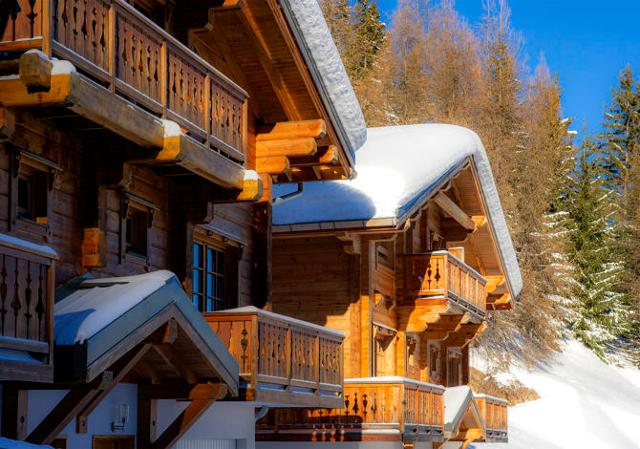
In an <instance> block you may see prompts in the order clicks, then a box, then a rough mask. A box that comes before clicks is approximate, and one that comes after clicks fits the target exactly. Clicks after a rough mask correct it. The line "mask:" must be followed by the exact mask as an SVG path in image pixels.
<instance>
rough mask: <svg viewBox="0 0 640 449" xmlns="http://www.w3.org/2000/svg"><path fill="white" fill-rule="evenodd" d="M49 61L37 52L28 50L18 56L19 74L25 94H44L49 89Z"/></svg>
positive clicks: (45, 56)
mask: <svg viewBox="0 0 640 449" xmlns="http://www.w3.org/2000/svg"><path fill="white" fill-rule="evenodd" d="M52 67H53V65H52V64H51V61H50V60H49V58H48V57H47V55H45V54H44V53H42V52H41V51H39V50H29V51H27V52H25V53H23V54H22V55H21V56H20V64H19V74H20V79H21V80H22V82H23V83H24V84H25V86H27V92H29V93H34V92H46V91H48V90H49V89H51V68H52Z"/></svg>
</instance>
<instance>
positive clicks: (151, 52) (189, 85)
mask: <svg viewBox="0 0 640 449" xmlns="http://www.w3.org/2000/svg"><path fill="white" fill-rule="evenodd" d="M30 48H37V49H41V50H43V51H44V52H45V53H47V54H50V55H54V56H56V57H59V58H61V59H66V60H69V61H71V62H72V63H73V64H74V65H75V66H76V67H78V68H79V69H80V70H82V71H84V72H85V73H87V74H89V75H90V76H91V77H92V78H93V79H94V80H96V81H98V82H99V83H101V84H104V85H107V86H108V87H109V88H110V89H111V91H112V92H114V93H115V94H117V95H120V96H122V97H125V98H127V99H128V100H130V101H132V102H134V103H136V104H138V105H141V106H143V107H145V108H146V109H148V110H149V111H151V112H152V113H155V114H157V115H158V116H162V117H164V118H167V119H170V120H174V121H176V122H177V123H179V124H180V125H181V126H182V127H183V128H185V129H186V130H187V131H188V132H189V133H190V134H191V135H192V136H194V137H195V138H197V139H199V140H201V141H202V142H207V143H208V144H210V145H211V146H212V147H215V148H216V149H218V150H220V151H222V152H224V153H225V154H227V155H228V156H229V157H230V158H232V159H235V160H237V161H244V155H245V149H246V134H247V131H246V126H247V115H246V114H247V105H246V97H247V95H246V93H245V92H244V91H243V90H242V89H241V88H240V87H238V86H237V85H236V84H235V83H233V81H231V80H230V79H228V78H227V77H225V76H224V75H223V74H222V73H220V72H219V71H218V70H216V69H215V68H214V67H212V66H211V65H210V64H209V63H207V62H206V61H205V60H204V59H202V58H201V57H199V56H198V55H196V54H195V53H194V52H193V51H191V50H189V49H188V48H187V47H186V46H184V45H183V44H182V43H180V42H179V41H178V40H177V39H175V38H174V37H173V36H171V35H170V34H168V33H167V32H165V31H164V30H163V29H162V28H160V27H159V26H157V25H156V24H154V23H153V22H152V21H150V20H148V19H147V18H146V17H144V16H143V15H142V14H141V13H140V12H138V11H136V10H135V9H134V8H133V7H132V6H131V5H129V4H127V3H126V2H125V1H123V0H16V4H15V6H14V7H13V9H12V11H11V12H10V13H9V14H8V22H7V25H6V27H5V29H4V32H2V34H1V35H0V52H2V51H7V52H19V51H24V50H27V49H30Z"/></svg>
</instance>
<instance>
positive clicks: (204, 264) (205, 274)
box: [191, 239, 238, 312]
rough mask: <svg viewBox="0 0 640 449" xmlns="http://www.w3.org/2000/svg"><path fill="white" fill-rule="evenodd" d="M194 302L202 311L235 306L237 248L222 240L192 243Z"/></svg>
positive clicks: (192, 289)
mask: <svg viewBox="0 0 640 449" xmlns="http://www.w3.org/2000/svg"><path fill="white" fill-rule="evenodd" d="M192 250H193V273H192V275H193V277H192V288H191V293H192V300H193V305H194V306H195V307H196V308H197V309H198V310H199V311H201V312H214V311H216V310H224V309H229V308H233V307H236V306H237V298H236V290H237V265H238V256H237V248H236V247H234V246H228V245H225V244H224V242H218V241H213V240H212V241H204V240H200V239H197V240H194V242H193V247H192Z"/></svg>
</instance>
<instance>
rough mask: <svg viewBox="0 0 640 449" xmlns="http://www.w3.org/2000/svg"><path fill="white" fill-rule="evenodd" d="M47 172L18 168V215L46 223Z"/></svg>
mask: <svg viewBox="0 0 640 449" xmlns="http://www.w3.org/2000/svg"><path fill="white" fill-rule="evenodd" d="M47 178H48V173H44V172H40V171H37V170H33V169H30V167H27V168H24V169H22V170H20V174H19V175H18V203H17V207H16V212H17V214H18V217H20V218H24V219H27V220H31V221H35V222H36V223H40V224H47V221H48V218H47V215H48V214H47V202H48V196H49V192H48V187H47V184H48V183H47Z"/></svg>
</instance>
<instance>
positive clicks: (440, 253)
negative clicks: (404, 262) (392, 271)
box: [399, 249, 487, 285]
mask: <svg viewBox="0 0 640 449" xmlns="http://www.w3.org/2000/svg"><path fill="white" fill-rule="evenodd" d="M420 256H445V257H447V258H449V259H451V261H452V262H453V263H455V264H456V265H458V266H459V267H461V268H464V269H465V270H466V271H468V272H469V274H471V275H472V276H473V277H474V278H476V279H477V280H478V281H480V282H481V283H482V284H483V285H486V284H487V279H486V278H485V277H484V276H483V275H482V274H480V273H479V272H478V271H476V269H474V268H473V267H471V266H469V265H467V264H466V263H465V262H464V261H463V260H461V259H459V258H457V257H456V256H454V255H453V254H452V253H451V252H449V251H447V250H446V249H439V250H436V251H426V252H423V253H412V254H400V255H399V257H408V258H411V257H420Z"/></svg>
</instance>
